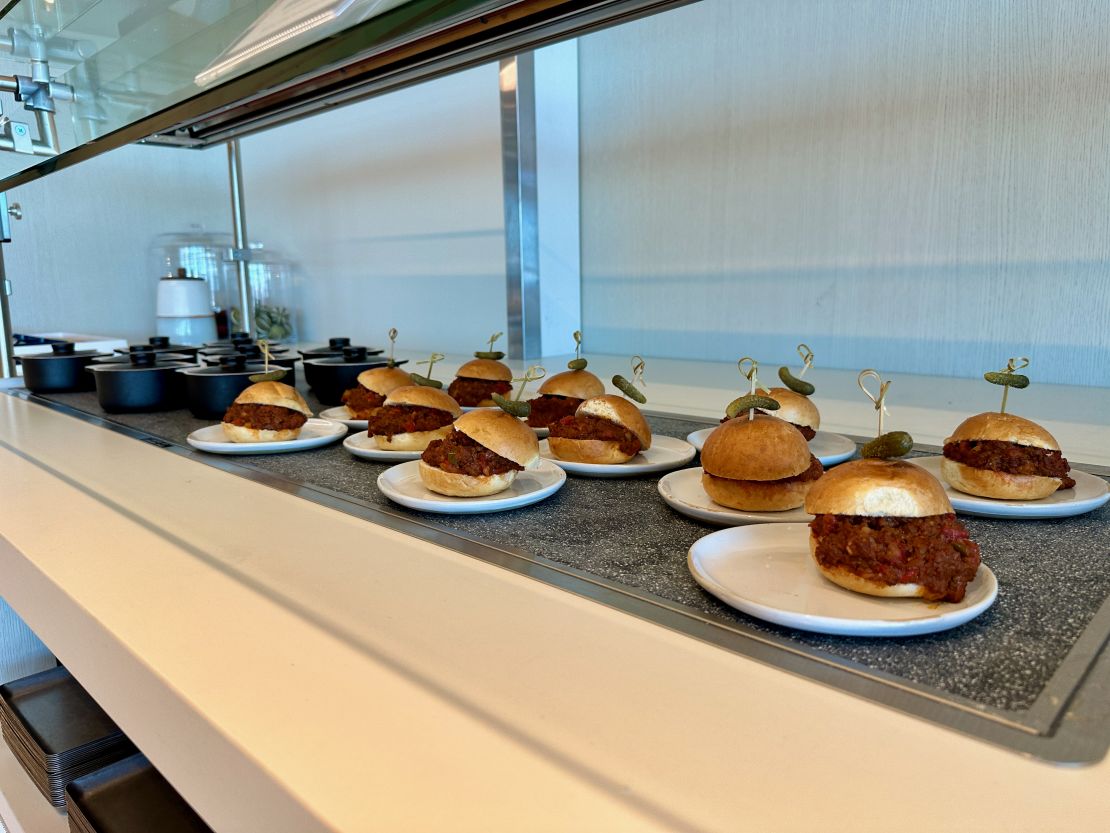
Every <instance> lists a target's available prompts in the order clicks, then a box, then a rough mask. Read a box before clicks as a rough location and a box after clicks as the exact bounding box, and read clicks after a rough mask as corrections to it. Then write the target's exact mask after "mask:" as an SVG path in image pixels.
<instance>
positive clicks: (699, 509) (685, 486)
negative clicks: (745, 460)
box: [659, 466, 813, 526]
mask: <svg viewBox="0 0 1110 833" xmlns="http://www.w3.org/2000/svg"><path fill="white" fill-rule="evenodd" d="M701 473H702V468H701V467H700V466H699V467H698V468H696V469H682V471H672V472H671V473H670V474H668V475H665V476H664V477H663V479H661V480H660V481H659V494H660V496H661V497H662V498H663V500H665V501H666V502H667V505H668V506H670V507H671V508H672V509H674V510H675V511H676V512H681V513H682V514H683V515H688V516H689V517H691V518H696V519H697V520H699V521H708V522H709V523H711V524H717V525H718V526H738V525H740V524H766V523H778V524H782V523H809V522H810V521H812V520H813V515H810V514H809V513H808V512H806V511H805V510H804V509H802V508H801V507H798V508H797V509H786V510H784V511H782V512H745V511H743V510H740V509H729V508H728V507H727V506H721V505H720V504H719V503H714V502H713V501H712V500H710V498H709V495H707V494H706V493H705V489H703V488H702V485H701Z"/></svg>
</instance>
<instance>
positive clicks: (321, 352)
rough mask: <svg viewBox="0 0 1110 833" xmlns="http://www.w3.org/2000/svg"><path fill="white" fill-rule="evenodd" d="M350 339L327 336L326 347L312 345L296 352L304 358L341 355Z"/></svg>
mask: <svg viewBox="0 0 1110 833" xmlns="http://www.w3.org/2000/svg"><path fill="white" fill-rule="evenodd" d="M350 346H351V340H350V339H349V338H347V337H345V336H344V337H340V338H329V339H328V345H327V347H313V348H311V349H309V350H298V351H297V352H298V353H300V354H301V355H302V356H304V358H305V359H326V358H329V357H331V356H342V355H343V348H344V347H350ZM366 352H367V354H374V353H381V352H382V351H381V350H367V351H366Z"/></svg>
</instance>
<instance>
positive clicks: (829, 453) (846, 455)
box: [686, 426, 856, 467]
mask: <svg viewBox="0 0 1110 833" xmlns="http://www.w3.org/2000/svg"><path fill="white" fill-rule="evenodd" d="M715 427H716V426H714V428H715ZM714 428H702V429H701V430H700V431H694V432H693V433H692V434H690V435H688V436H687V437H686V439H687V440H689V441H690V443H691V444H692V445H693V446H694V448H696V449H697V450H698V451H701V450H702V447H703V446H704V445H705V441H706V440H707V439H708V438H709V435H710V434H712V433H713V431H714ZM809 453H810V454H812V455H813V456H814V457H816V458H817V459H818V460H820V461H821V465H822V466H826V467H828V466H835V465H836V464H837V463H843V462H844V461H845V460H849V459H851V457H852V455H853V454H855V453H856V444H855V443H854V442H852V440H851V439H850V438H849V437H845V436H844V435H843V434H833V433H830V432H829V431H818V432H817V433H816V434H815V435H814V437H813V439H812V440H810V441H809Z"/></svg>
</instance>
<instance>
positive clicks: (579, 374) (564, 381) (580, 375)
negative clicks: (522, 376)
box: [539, 370, 605, 399]
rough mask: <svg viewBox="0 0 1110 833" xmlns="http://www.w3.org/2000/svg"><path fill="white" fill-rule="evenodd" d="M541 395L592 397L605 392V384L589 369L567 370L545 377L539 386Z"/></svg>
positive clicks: (576, 397)
mask: <svg viewBox="0 0 1110 833" xmlns="http://www.w3.org/2000/svg"><path fill="white" fill-rule="evenodd" d="M539 393H540V394H541V395H543V394H547V395H549V396H569V397H571V398H573V399H591V398H593V397H595V396H603V395H604V394H605V385H604V383H603V382H602V381H601V380H600V379H598V378H597V377H596V376H594V374H592V373H590V371H588V370H565V371H563V372H562V373H556V374H555V375H554V376H549V377H548V378H546V379H544V381H543V384H542V385H540V387H539Z"/></svg>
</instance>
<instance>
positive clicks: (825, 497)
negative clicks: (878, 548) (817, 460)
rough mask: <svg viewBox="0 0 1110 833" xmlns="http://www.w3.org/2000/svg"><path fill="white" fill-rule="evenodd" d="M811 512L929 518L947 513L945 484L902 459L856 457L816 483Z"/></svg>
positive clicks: (808, 506)
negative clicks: (865, 458)
mask: <svg viewBox="0 0 1110 833" xmlns="http://www.w3.org/2000/svg"><path fill="white" fill-rule="evenodd" d="M806 511H807V512H809V513H810V514H811V515H868V516H870V517H880V518H882V517H896V518H925V517H928V516H930V515H947V514H949V513H951V512H952V504H951V502H949V500H948V495H946V494H945V493H944V486H942V485H941V484H940V481H939V480H937V479H936V478H935V477H933V476H932V475H931V474H929V472H927V471H925V469H923V468H920V467H919V466H915V465H913V464H912V463H905V462H903V461H901V460H878V459H867V460H853V461H852V462H850V463H844V464H843V465H839V466H837V467H836V468H834V469H831V470H830V471H827V472H825V474H824V475H823V476H822V477H821V479H820V480H818V481H817V482H816V483H814V484H813V488H812V489H810V490H809V494H808V495H807V496H806Z"/></svg>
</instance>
